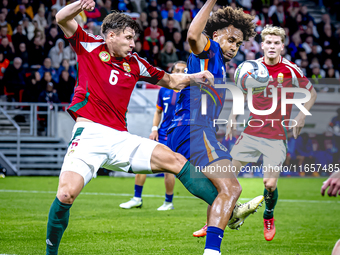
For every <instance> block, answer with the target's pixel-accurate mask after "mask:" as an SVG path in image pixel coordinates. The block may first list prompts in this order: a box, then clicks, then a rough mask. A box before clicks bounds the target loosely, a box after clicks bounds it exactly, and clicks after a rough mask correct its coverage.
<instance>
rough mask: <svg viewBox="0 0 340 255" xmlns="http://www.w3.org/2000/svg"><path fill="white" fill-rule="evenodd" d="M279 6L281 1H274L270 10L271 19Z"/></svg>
mask: <svg viewBox="0 0 340 255" xmlns="http://www.w3.org/2000/svg"><path fill="white" fill-rule="evenodd" d="M278 4H279V0H273V4H272V5H271V6H270V7H269V9H268V17H269V18H271V17H272V16H273V14H274V13H275V12H276V10H277V6H278Z"/></svg>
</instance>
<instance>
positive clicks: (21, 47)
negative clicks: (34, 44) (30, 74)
mask: <svg viewBox="0 0 340 255" xmlns="http://www.w3.org/2000/svg"><path fill="white" fill-rule="evenodd" d="M15 56H16V57H19V58H21V60H22V67H23V68H25V69H28V68H29V64H28V53H27V50H26V44H25V43H23V42H22V43H20V44H19V48H18V50H17V51H15Z"/></svg>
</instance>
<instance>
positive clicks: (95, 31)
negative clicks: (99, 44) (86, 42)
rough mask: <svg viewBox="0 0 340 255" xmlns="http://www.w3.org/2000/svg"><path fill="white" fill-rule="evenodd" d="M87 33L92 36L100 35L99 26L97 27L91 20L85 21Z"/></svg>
mask: <svg viewBox="0 0 340 255" xmlns="http://www.w3.org/2000/svg"><path fill="white" fill-rule="evenodd" d="M87 21H88V22H87V24H86V27H87V32H89V33H91V34H93V35H100V33H101V31H100V29H101V28H100V26H97V23H96V22H94V21H93V19H88V20H87Z"/></svg>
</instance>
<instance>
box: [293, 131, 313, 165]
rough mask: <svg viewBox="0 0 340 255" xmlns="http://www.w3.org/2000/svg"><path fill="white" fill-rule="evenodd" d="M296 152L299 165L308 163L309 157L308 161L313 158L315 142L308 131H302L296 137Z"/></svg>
mask: <svg viewBox="0 0 340 255" xmlns="http://www.w3.org/2000/svg"><path fill="white" fill-rule="evenodd" d="M295 153H296V159H297V160H298V165H299V166H300V165H302V164H304V163H307V162H306V159H309V160H308V161H310V160H311V159H312V158H313V143H312V140H311V139H310V138H309V135H308V134H307V133H302V134H301V135H300V136H299V137H298V138H297V139H296V143H295Z"/></svg>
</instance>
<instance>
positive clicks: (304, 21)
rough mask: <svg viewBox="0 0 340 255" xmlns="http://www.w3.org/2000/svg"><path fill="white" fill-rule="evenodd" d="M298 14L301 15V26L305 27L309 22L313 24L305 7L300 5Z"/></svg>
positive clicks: (312, 19)
mask: <svg viewBox="0 0 340 255" xmlns="http://www.w3.org/2000/svg"><path fill="white" fill-rule="evenodd" d="M300 13H301V15H302V22H301V23H302V25H305V26H307V24H308V23H309V21H313V23H315V22H314V18H313V17H312V16H311V15H310V14H309V13H308V9H307V6H306V5H302V6H301V10H300Z"/></svg>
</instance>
